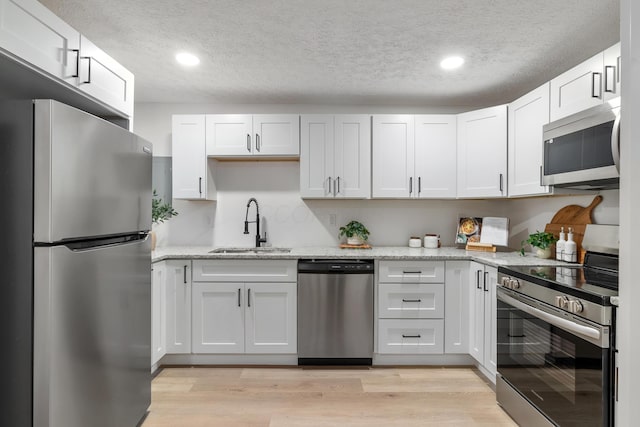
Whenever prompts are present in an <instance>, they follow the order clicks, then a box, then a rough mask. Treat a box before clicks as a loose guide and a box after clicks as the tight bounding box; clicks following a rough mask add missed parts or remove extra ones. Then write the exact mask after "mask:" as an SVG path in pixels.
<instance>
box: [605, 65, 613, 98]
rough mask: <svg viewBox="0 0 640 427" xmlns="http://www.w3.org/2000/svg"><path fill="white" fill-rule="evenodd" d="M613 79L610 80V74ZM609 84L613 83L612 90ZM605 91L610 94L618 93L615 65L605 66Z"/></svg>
mask: <svg viewBox="0 0 640 427" xmlns="http://www.w3.org/2000/svg"><path fill="white" fill-rule="evenodd" d="M610 71H611V72H612V73H611V78H609V72H610ZM609 82H611V89H609ZM604 91H605V92H608V93H614V92H615V91H616V67H615V66H613V65H605V67H604Z"/></svg>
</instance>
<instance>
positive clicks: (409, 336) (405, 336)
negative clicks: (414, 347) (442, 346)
mask: <svg viewBox="0 0 640 427" xmlns="http://www.w3.org/2000/svg"><path fill="white" fill-rule="evenodd" d="M420 337H421V335H420V334H418V335H405V334H402V338H420Z"/></svg>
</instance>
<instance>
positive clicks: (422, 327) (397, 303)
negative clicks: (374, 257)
mask: <svg viewBox="0 0 640 427" xmlns="http://www.w3.org/2000/svg"><path fill="white" fill-rule="evenodd" d="M378 277H379V279H378V280H379V283H378V320H377V322H378V353H380V354H414V355H421V354H442V353H443V351H444V288H445V284H444V262H443V261H380V263H379V265H378Z"/></svg>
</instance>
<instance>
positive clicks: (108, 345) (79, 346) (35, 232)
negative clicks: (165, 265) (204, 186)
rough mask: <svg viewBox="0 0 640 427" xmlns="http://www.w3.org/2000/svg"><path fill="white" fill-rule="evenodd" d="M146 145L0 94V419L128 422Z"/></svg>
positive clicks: (143, 283)
mask: <svg viewBox="0 0 640 427" xmlns="http://www.w3.org/2000/svg"><path fill="white" fill-rule="evenodd" d="M151 164H152V157H151V144H150V143H149V142H146V141H144V140H143V139H141V138H139V137H137V136H136V135H134V134H132V133H130V132H128V131H126V130H125V129H122V128H120V127H118V126H116V125H113V124H111V123H109V122H107V121H104V120H102V119H99V118H96V117H94V116H92V115H90V114H88V113H85V112H83V111H80V110H77V109H75V108H72V107H69V106H67V105H64V104H61V103H59V102H56V101H51V100H35V101H34V100H26V101H24V100H23V101H4V100H3V101H0V203H1V205H0V241H2V243H1V245H2V246H1V249H0V250H1V252H0V265H1V266H2V268H1V269H0V271H2V273H3V274H2V276H3V279H2V292H1V294H0V323H1V326H0V343H2V346H3V348H2V349H1V350H0V366H2V368H3V371H4V372H3V374H2V379H3V381H2V387H1V388H0V389H2V392H1V396H0V397H1V400H0V425H2V426H9V425H10V426H13V427H16V426H17V427H20V426H32V425H33V426H38V427H40V426H52V427H62V426H64V427H75V426H82V427H86V426H117V427H122V426H135V425H136V424H138V423H139V422H140V420H141V418H142V417H143V416H144V415H145V413H146V411H147V409H148V406H149V404H150V394H151V390H150V387H151V385H150V383H151V376H150V358H151V351H150V347H151V346H150V337H151V314H150V313H151V273H150V272H151V256H150V251H151V250H150V241H149V238H148V231H149V230H150V228H151Z"/></svg>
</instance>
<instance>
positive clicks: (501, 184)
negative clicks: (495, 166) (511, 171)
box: [500, 174, 503, 193]
mask: <svg viewBox="0 0 640 427" xmlns="http://www.w3.org/2000/svg"><path fill="white" fill-rule="evenodd" d="M502 188H503V187H502V174H500V192H501V193H502V192H503V191H502Z"/></svg>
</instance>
